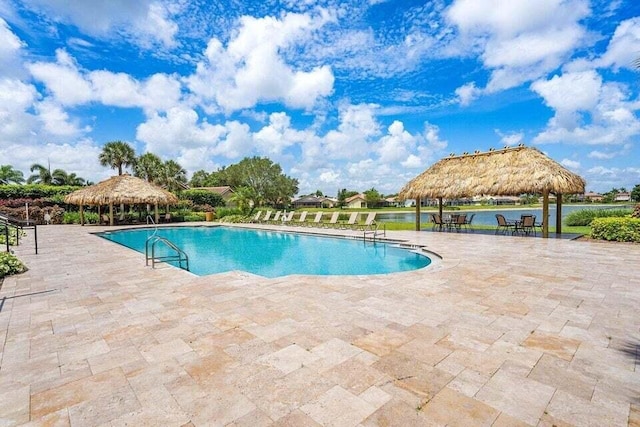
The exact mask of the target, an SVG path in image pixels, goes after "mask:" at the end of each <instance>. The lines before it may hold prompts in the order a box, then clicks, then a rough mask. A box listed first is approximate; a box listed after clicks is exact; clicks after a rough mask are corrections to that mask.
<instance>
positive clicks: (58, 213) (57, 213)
mask: <svg viewBox="0 0 640 427" xmlns="http://www.w3.org/2000/svg"><path fill="white" fill-rule="evenodd" d="M0 213H2V214H4V215H8V216H10V217H13V218H17V219H21V220H26V219H27V213H26V212H25V208H24V206H23V207H19V208H8V207H5V206H0ZM46 213H49V216H51V220H50V221H49V223H50V224H61V223H62V218H63V215H64V209H63V208H61V207H59V206H58V205H54V206H51V207H45V208H41V207H39V206H29V219H30V220H32V221H35V222H36V223H37V224H44V223H45V220H44V215H45V214H46Z"/></svg>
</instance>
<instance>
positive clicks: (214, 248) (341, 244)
mask: <svg viewBox="0 0 640 427" xmlns="http://www.w3.org/2000/svg"><path fill="white" fill-rule="evenodd" d="M153 232H154V229H150V228H144V229H133V230H118V231H112V232H105V233H99V234H98V235H99V236H101V237H103V238H105V239H108V240H111V241H113V242H116V243H119V244H121V245H124V246H126V247H128V248H131V249H134V250H136V251H138V252H141V253H142V254H144V251H145V241H146V240H147V238H148V237H149V236H151V235H152V234H153ZM156 235H159V236H161V237H165V238H167V239H169V240H170V241H172V242H173V243H174V244H175V245H176V246H178V247H179V248H181V249H182V250H183V251H185V252H186V253H187V255H188V256H189V264H190V265H189V267H190V271H191V272H192V273H194V274H197V275H200V276H204V275H207V274H214V273H222V272H225V271H232V270H242V271H246V272H249V273H253V274H257V275H260V276H264V277H280V276H287V275H290V274H308V275H321V276H325V275H358V274H363V275H364V274H384V273H393V272H398V271H407V270H415V269H418V268H422V267H426V266H428V265H429V264H430V263H431V259H430V258H429V257H426V256H424V255H421V254H417V253H414V252H411V251H409V250H406V249H403V248H399V247H396V246H393V245H390V244H386V243H372V242H363V241H361V240H347V239H339V238H329V237H318V236H308V235H302V234H296V233H281V232H275V231H262V230H246V229H237V228H228V227H166V228H165V227H163V228H159V229H158V232H157V234H156ZM158 254H159V255H167V254H169V252H167V251H166V247H165V246H164V245H162V244H161V243H158V244H157V245H156V255H158Z"/></svg>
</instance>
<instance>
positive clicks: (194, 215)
mask: <svg viewBox="0 0 640 427" xmlns="http://www.w3.org/2000/svg"><path fill="white" fill-rule="evenodd" d="M204 219H205V216H204V213H202V212H191V213H189V214H187V215H185V216H184V220H185V222H195V221H204Z"/></svg>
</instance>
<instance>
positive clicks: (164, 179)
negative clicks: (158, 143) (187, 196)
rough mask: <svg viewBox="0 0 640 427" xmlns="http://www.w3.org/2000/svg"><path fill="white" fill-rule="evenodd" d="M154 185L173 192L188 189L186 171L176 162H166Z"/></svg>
mask: <svg viewBox="0 0 640 427" xmlns="http://www.w3.org/2000/svg"><path fill="white" fill-rule="evenodd" d="M156 184H158V185H160V186H161V187H163V188H165V189H167V190H169V191H173V192H177V191H180V190H184V189H186V188H188V187H189V186H188V185H187V171H186V170H184V168H183V167H182V166H180V164H178V162H176V161H174V160H167V161H166V162H164V164H163V165H162V167H161V168H160V174H159V175H158V180H157V181H156Z"/></svg>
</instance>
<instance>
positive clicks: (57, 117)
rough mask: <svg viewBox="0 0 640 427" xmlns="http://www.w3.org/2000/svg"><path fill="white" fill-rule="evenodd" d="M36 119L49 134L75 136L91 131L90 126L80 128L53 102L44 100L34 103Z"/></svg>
mask: <svg viewBox="0 0 640 427" xmlns="http://www.w3.org/2000/svg"><path fill="white" fill-rule="evenodd" d="M35 108H36V111H37V112H38V119H39V120H40V121H41V122H42V124H43V128H44V130H45V131H46V132H47V133H49V134H50V135H55V136H61V137H67V138H75V137H78V136H80V135H81V134H82V133H85V132H89V131H91V128H90V127H85V128H84V129H82V128H81V127H80V125H79V123H78V122H77V121H76V120H73V119H71V118H70V117H69V115H68V114H67V113H66V112H65V111H64V110H63V109H62V107H61V106H60V105H58V104H56V103H55V102H52V101H49V100H45V101H42V102H39V103H37V104H36V105H35Z"/></svg>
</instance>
